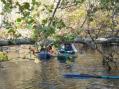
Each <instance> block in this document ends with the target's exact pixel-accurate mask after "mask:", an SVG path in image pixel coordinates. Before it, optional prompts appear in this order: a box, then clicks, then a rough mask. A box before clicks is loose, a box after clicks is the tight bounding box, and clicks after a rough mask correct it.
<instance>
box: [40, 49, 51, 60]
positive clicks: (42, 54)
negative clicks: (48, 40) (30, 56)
mask: <svg viewBox="0 0 119 89" xmlns="http://www.w3.org/2000/svg"><path fill="white" fill-rule="evenodd" d="M51 57H52V55H51V54H50V53H49V52H48V51H41V52H39V53H38V59H40V60H50V59H51Z"/></svg>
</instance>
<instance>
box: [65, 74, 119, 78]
mask: <svg viewBox="0 0 119 89" xmlns="http://www.w3.org/2000/svg"><path fill="white" fill-rule="evenodd" d="M64 77H65V78H74V79H89V78H100V79H119V76H101V75H90V74H74V73H68V74H64Z"/></svg>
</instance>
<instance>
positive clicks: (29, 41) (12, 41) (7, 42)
mask: <svg viewBox="0 0 119 89" xmlns="http://www.w3.org/2000/svg"><path fill="white" fill-rule="evenodd" d="M34 43H35V41H34V40H32V39H31V38H20V39H6V40H0V46H8V45H21V44H34Z"/></svg>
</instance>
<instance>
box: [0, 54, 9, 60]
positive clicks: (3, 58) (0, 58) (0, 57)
mask: <svg viewBox="0 0 119 89" xmlns="http://www.w3.org/2000/svg"><path fill="white" fill-rule="evenodd" d="M1 61H8V56H7V54H6V53H4V52H0V62H1Z"/></svg>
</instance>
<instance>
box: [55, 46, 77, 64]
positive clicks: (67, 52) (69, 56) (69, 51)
mask: <svg viewBox="0 0 119 89" xmlns="http://www.w3.org/2000/svg"><path fill="white" fill-rule="evenodd" d="M76 52H77V51H76V48H75V47H74V45H73V44H68V45H66V46H65V45H61V47H60V48H59V50H58V56H57V59H58V61H59V62H60V63H66V61H67V60H68V61H71V62H74V61H75V58H76Z"/></svg>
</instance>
